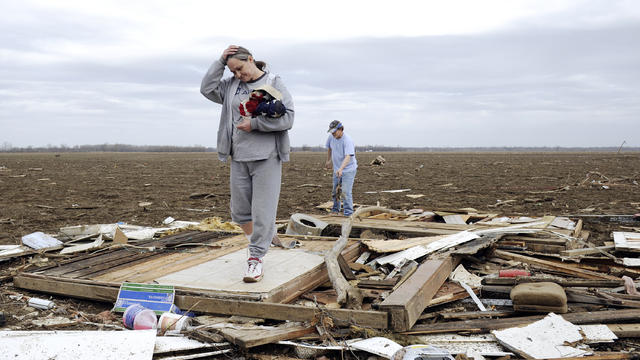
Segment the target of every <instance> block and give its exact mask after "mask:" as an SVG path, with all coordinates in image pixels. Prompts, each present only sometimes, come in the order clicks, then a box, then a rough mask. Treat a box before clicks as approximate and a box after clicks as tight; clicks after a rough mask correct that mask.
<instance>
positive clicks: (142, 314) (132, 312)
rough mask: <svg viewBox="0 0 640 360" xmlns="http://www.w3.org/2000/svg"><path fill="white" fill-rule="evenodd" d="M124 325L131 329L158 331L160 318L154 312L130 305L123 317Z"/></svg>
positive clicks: (138, 305) (137, 305) (140, 306)
mask: <svg viewBox="0 0 640 360" xmlns="http://www.w3.org/2000/svg"><path fill="white" fill-rule="evenodd" d="M122 323H123V324H124V326H126V327H127V328H129V329H134V330H146V329H156V328H157V326H158V318H157V317H156V313H155V311H153V310H150V309H147V308H145V307H144V306H142V305H140V304H133V305H129V306H128V307H127V308H126V309H125V311H124V314H123V315H122Z"/></svg>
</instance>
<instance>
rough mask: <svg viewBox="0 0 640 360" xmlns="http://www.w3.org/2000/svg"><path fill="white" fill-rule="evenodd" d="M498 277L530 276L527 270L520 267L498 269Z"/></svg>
mask: <svg viewBox="0 0 640 360" xmlns="http://www.w3.org/2000/svg"><path fill="white" fill-rule="evenodd" d="M498 276H499V277H502V278H503V277H517V276H531V273H530V272H528V271H527V270H520V269H508V270H500V271H499V272H498Z"/></svg>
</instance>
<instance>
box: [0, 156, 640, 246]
mask: <svg viewBox="0 0 640 360" xmlns="http://www.w3.org/2000/svg"><path fill="white" fill-rule="evenodd" d="M377 156H382V157H384V159H385V160H386V162H385V163H384V165H382V166H375V165H370V163H371V161H372V160H373V159H375V158H376V157H377ZM357 158H358V163H359V168H358V173H357V177H356V181H355V184H354V202H355V203H356V204H363V205H376V204H380V205H381V206H386V207H389V208H392V209H397V210H403V209H412V208H422V209H425V210H447V209H458V208H469V207H470V208H475V209H476V210H478V211H479V212H485V213H499V214H503V215H523V216H540V215H571V214H634V213H638V212H640V186H639V185H638V184H639V183H640V155H639V154H637V153H621V154H615V153H400V152H399V153H373V152H367V153H358V154H357ZM325 160H326V154H324V153H304V152H298V153H293V154H292V157H291V162H289V163H285V165H284V167H283V179H282V191H281V195H280V203H279V208H278V218H279V219H288V218H289V216H290V215H291V214H292V213H296V212H304V213H308V214H314V213H321V212H323V211H325V210H322V209H317V208H316V206H317V205H319V204H321V203H323V202H326V201H328V200H330V197H331V172H330V171H329V170H326V169H325V168H324V162H325ZM403 189H410V190H409V191H403V192H381V191H387V190H403ZM407 195H423V196H422V197H415V196H413V197H409V196H407ZM144 202H147V203H149V202H150V203H151V205H146V206H139V205H140V203H144ZM168 216H171V217H173V218H175V219H179V220H193V221H198V220H201V219H204V218H206V217H210V216H220V217H222V218H223V219H224V220H230V215H229V167H228V164H225V163H222V162H220V161H218V160H217V157H216V154H215V153H61V154H51V153H38V154H0V244H16V243H19V241H20V238H21V236H23V235H26V234H29V233H32V232H35V231H43V232H46V233H56V232H57V231H58V229H59V228H60V227H63V226H71V225H80V224H96V223H115V222H119V221H122V222H126V223H129V224H134V225H150V226H159V225H160V224H161V222H162V221H163V220H164V219H165V218H166V217H168Z"/></svg>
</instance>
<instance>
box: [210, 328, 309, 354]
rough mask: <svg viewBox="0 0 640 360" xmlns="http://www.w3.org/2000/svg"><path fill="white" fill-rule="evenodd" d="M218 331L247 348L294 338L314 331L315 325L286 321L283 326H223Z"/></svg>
mask: <svg viewBox="0 0 640 360" xmlns="http://www.w3.org/2000/svg"><path fill="white" fill-rule="evenodd" d="M230 325H231V324H230ZM218 331H219V332H220V333H221V334H222V336H224V338H225V339H227V340H228V341H229V342H231V343H233V344H236V345H238V346H240V347H241V348H243V349H248V348H252V347H256V346H260V345H264V344H270V343H275V342H277V341H281V340H289V339H296V338H299V337H301V336H303V335H307V334H311V333H314V332H315V331H316V328H315V326H309V325H301V324H292V323H287V324H284V325H283V326H259V325H254V326H252V327H239V326H233V327H224V328H221V329H219V330H218Z"/></svg>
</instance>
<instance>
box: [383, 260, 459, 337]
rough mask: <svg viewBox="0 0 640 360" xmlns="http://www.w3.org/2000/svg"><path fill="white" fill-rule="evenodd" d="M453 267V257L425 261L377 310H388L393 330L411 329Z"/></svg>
mask: <svg viewBox="0 0 640 360" xmlns="http://www.w3.org/2000/svg"><path fill="white" fill-rule="evenodd" d="M453 268H454V260H453V259H452V258H451V257H447V258H445V259H442V260H427V261H425V262H424V263H422V264H421V265H420V266H419V267H418V269H417V270H416V272H415V273H414V274H413V275H412V276H411V277H410V278H409V279H407V280H406V281H405V282H404V283H403V284H402V285H400V286H399V287H398V288H397V289H396V290H395V291H394V292H392V293H391V294H390V295H389V296H388V297H387V298H386V299H385V300H384V301H383V302H382V303H381V304H380V309H381V310H385V311H388V312H389V316H390V317H391V319H390V326H391V328H392V329H393V330H395V331H406V330H408V329H410V328H411V327H412V326H413V325H414V324H415V323H416V321H418V318H419V317H420V314H421V313H422V311H424V309H425V308H426V307H427V305H429V302H430V301H431V299H432V298H433V295H434V294H436V292H437V291H438V289H439V288H440V286H442V284H443V283H444V282H445V280H447V278H448V277H449V274H450V273H451V271H452V270H453Z"/></svg>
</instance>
